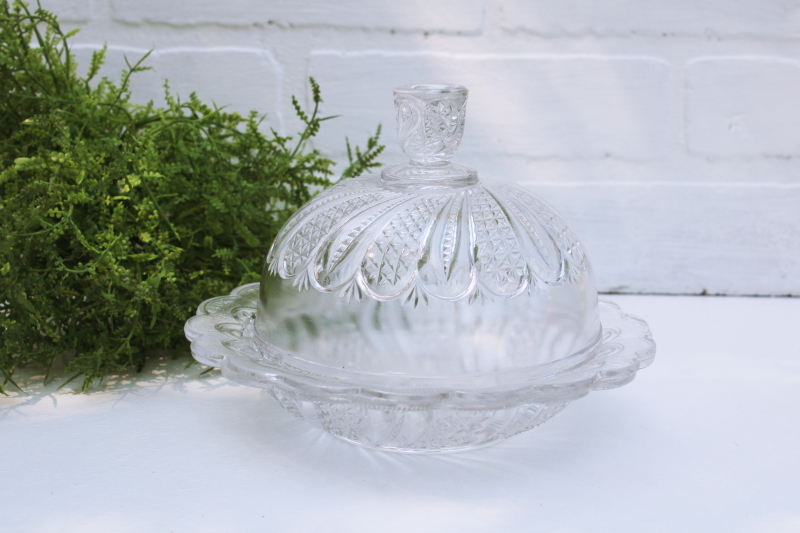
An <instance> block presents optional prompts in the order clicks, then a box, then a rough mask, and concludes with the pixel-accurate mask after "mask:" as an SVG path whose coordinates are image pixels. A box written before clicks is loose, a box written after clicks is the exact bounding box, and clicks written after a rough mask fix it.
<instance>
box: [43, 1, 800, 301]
mask: <svg viewBox="0 0 800 533" xmlns="http://www.w3.org/2000/svg"><path fill="white" fill-rule="evenodd" d="M42 1H43V3H44V7H46V8H49V9H52V10H54V11H56V12H57V13H59V14H61V15H62V17H63V20H64V21H65V26H68V27H81V28H82V31H81V33H80V34H79V35H78V36H76V37H75V39H74V42H76V43H77V46H76V52H77V54H78V57H79V60H80V61H82V62H83V63H85V62H86V60H87V59H88V57H89V55H90V53H91V50H93V49H97V48H98V47H99V46H102V43H104V42H107V43H108V44H109V46H110V50H109V59H108V62H107V65H106V67H105V69H104V73H107V74H109V75H113V76H117V75H118V72H119V70H120V69H121V68H122V65H124V59H123V57H124V56H125V55H127V56H128V57H129V59H136V58H138V57H140V56H141V54H142V53H144V52H146V51H147V50H150V49H152V50H153V54H152V56H151V58H150V59H149V60H148V63H147V64H149V65H150V66H152V67H154V70H153V71H152V72H148V73H144V74H142V75H140V76H138V77H137V78H135V79H134V83H133V89H134V94H135V95H136V97H135V98H136V99H137V100H138V101H146V100H149V99H156V100H158V99H159V98H161V95H162V94H163V87H162V84H163V79H164V78H169V80H170V85H171V87H172V88H173V91H174V92H176V93H178V94H180V95H182V96H183V97H187V96H188V94H189V92H190V91H192V90H194V91H197V92H198V94H199V95H200V97H201V98H202V99H204V100H214V101H215V102H216V103H217V104H218V105H228V106H229V107H230V108H231V109H234V110H237V111H240V112H247V111H248V110H249V109H251V108H255V109H258V111H259V112H261V113H266V114H267V120H266V122H265V127H267V126H269V127H274V128H276V129H278V130H279V131H281V132H283V133H293V132H295V131H296V129H297V127H298V124H297V120H296V119H295V118H294V116H293V112H292V110H291V106H290V95H291V94H296V95H298V96H300V97H302V98H305V99H306V101H307V99H308V97H309V95H308V87H307V83H306V79H307V77H308V76H309V75H313V76H314V77H316V78H317V80H318V81H319V82H320V83H321V85H322V94H323V98H324V99H325V103H324V110H323V111H324V112H325V113H328V114H337V115H342V116H341V117H340V118H337V119H336V120H333V121H330V122H328V123H326V124H325V127H324V128H323V130H322V132H321V134H320V136H319V138H318V139H317V140H316V146H317V147H318V148H320V149H321V150H323V151H324V152H325V153H328V154H330V155H331V156H333V157H334V158H336V159H339V160H340V159H341V158H342V157H343V148H344V137H345V136H349V137H350V138H351V140H354V141H356V142H363V139H364V138H365V137H366V135H368V134H369V133H370V132H371V131H373V130H374V128H375V126H376V125H377V124H378V123H379V122H380V123H382V124H383V125H384V127H385V129H384V131H385V134H384V136H383V140H384V142H385V143H387V144H388V146H389V148H388V150H387V155H386V156H385V157H384V161H386V162H396V161H398V160H400V158H401V155H400V153H399V151H398V150H397V149H396V148H395V141H394V136H393V132H392V127H393V126H394V114H393V109H392V96H391V89H392V88H393V87H394V86H396V85H399V84H402V83H416V82H423V83H424V82H449V83H460V84H463V85H466V86H467V87H469V89H470V103H469V113H468V116H467V127H466V133H465V137H464V144H463V146H462V151H461V153H460V155H459V156H458V158H457V161H459V162H462V163H466V164H471V165H473V166H476V167H477V168H478V169H479V170H480V171H481V172H483V173H486V174H495V175H499V176H502V177H506V178H509V179H513V180H516V181H518V182H520V183H525V184H526V185H529V186H530V187H531V188H532V189H533V190H535V191H537V192H538V193H539V194H541V196H543V197H544V198H546V199H548V200H549V201H550V202H551V203H553V204H554V205H555V206H556V207H558V208H559V210H560V211H561V212H562V213H563V214H564V215H565V216H566V217H567V218H568V219H569V220H570V221H571V222H572V223H573V225H574V226H575V228H576V230H577V231H578V233H579V234H580V235H581V237H582V240H583V241H584V242H585V244H586V246H587V248H588V249H589V252H590V255H591V257H592V259H593V262H594V266H595V270H596V273H597V277H598V284H599V286H600V287H601V289H603V290H612V291H613V290H616V291H623V292H666V293H701V292H703V291H705V292H708V293H712V294H713V293H724V294H773V295H779V294H794V295H798V294H800V0H735V1H732V0H704V1H703V2H697V1H693V0H644V1H643V0H638V1H635V0H609V1H604V2H596V1H594V0H559V1H558V2H553V1H545V0H406V1H404V2H397V1H396V0H339V1H337V2H331V1H324V0H305V1H303V0H291V1H290V0H271V1H270V0H231V1H228V2H212V1H211V0H181V1H178V0H170V1H156V0H83V1H78V0H72V1H70V0H42Z"/></svg>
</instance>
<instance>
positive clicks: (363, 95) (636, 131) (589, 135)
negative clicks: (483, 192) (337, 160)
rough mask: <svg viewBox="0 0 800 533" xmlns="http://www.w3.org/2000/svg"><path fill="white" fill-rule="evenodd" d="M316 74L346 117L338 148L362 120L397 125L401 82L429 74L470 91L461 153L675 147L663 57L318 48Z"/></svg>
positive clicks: (568, 154)
mask: <svg viewBox="0 0 800 533" xmlns="http://www.w3.org/2000/svg"><path fill="white" fill-rule="evenodd" d="M309 74H310V75H311V76H314V77H315V78H316V79H317V81H319V82H320V83H321V84H322V85H323V86H324V87H325V88H326V99H325V102H326V104H327V105H326V109H327V110H329V111H330V112H334V110H335V112H336V113H340V114H342V115H344V117H343V119H342V120H339V121H337V122H335V123H332V124H331V127H329V128H327V131H326V132H325V133H324V137H323V138H322V139H321V142H320V146H321V147H323V148H325V149H328V150H331V151H332V150H334V148H333V147H334V146H338V145H339V144H340V139H341V138H342V137H343V136H344V134H345V133H346V132H347V131H358V129H359V126H360V125H365V124H369V125H372V124H376V123H378V122H380V123H382V124H386V125H389V126H391V125H393V123H394V114H393V111H394V108H393V106H392V88H393V87H396V86H397V85H401V84H403V83H405V82H406V81H407V80H421V79H425V80H435V81H436V82H437V83H438V82H445V83H446V82H448V81H449V80H458V81H459V83H460V84H462V85H465V86H466V87H468V88H469V90H470V97H469V98H470V100H469V113H468V118H467V127H466V130H465V136H464V141H463V144H462V148H461V152H462V153H467V154H482V155H488V154H508V155H519V156H523V157H531V158H547V157H558V158H565V159H570V158H603V157H607V156H609V155H615V156H621V157H626V158H627V157H630V158H649V157H655V156H659V155H661V154H662V153H663V150H664V147H665V146H666V144H667V143H666V142H665V141H666V134H667V114H668V94H667V90H666V88H667V86H668V80H669V66H668V65H667V64H666V63H665V62H664V61H660V60H658V59H654V58H631V57H597V56H595V57H592V56H569V55H561V56H522V57H520V56H515V55H502V56H499V55H498V56H483V55H476V56H464V55H450V54H385V53H365V54H362V53H354V54H338V53H314V54H312V56H311V61H310V66H309ZM352 80H362V81H361V83H358V84H355V85H354V84H353V82H352ZM392 148H393V151H394V148H395V147H392ZM395 152H396V153H397V157H399V152H397V151H395Z"/></svg>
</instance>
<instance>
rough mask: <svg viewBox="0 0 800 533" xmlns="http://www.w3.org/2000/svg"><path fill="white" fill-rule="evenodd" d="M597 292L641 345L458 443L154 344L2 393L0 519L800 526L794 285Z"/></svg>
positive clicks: (173, 524)
mask: <svg viewBox="0 0 800 533" xmlns="http://www.w3.org/2000/svg"><path fill="white" fill-rule="evenodd" d="M608 299H611V300H614V301H616V302H617V303H619V304H620V305H621V306H622V308H623V309H624V310H625V311H626V312H628V313H632V314H635V315H638V316H641V317H643V318H645V319H646V320H647V321H648V322H649V323H650V326H651V329H652V331H653V335H654V337H655V340H656V343H657V344H658V352H657V355H656V360H655V363H654V364H653V365H652V366H651V367H649V368H646V369H644V370H643V371H641V373H640V374H639V375H638V376H637V378H636V379H635V380H634V381H633V383H631V384H629V385H626V386H625V387H622V388H620V389H615V390H611V391H602V392H595V393H591V394H590V395H589V396H587V397H586V398H583V399H581V400H578V401H576V402H574V403H572V404H570V405H569V406H568V407H567V408H566V409H565V410H564V411H563V412H562V413H561V414H559V415H558V416H556V417H555V418H553V419H552V420H550V421H548V422H547V423H545V424H544V425H542V426H540V427H538V428H536V429H534V430H532V431H529V432H527V433H523V434H522V435H519V436H517V437H514V438H511V439H509V440H506V441H504V442H501V443H499V444H496V445H493V446H490V447H487V448H484V449H481V450H476V451H471V452H462V453H452V454H435V455H410V454H393V453H388V452H378V451H371V450H366V449H362V448H359V447H357V446H354V445H351V444H348V443H345V442H342V441H339V440H337V439H335V438H333V437H330V436H328V435H325V434H323V433H321V432H319V431H317V430H315V429H313V428H311V427H310V426H307V425H306V424H305V423H304V422H303V421H301V420H298V419H295V418H293V417H292V416H291V415H290V414H288V413H286V412H284V411H282V410H281V409H280V408H279V407H278V406H277V404H276V403H275V402H273V401H272V400H271V399H269V397H268V396H267V395H266V394H265V393H263V392H262V391H261V390H259V389H251V388H247V387H243V386H239V385H235V384H232V383H230V382H228V381H227V380H225V379H224V378H222V377H221V376H220V375H219V374H218V372H217V371H215V372H212V373H210V374H208V375H207V376H205V377H202V378H198V377H197V375H198V373H199V369H198V367H197V366H195V367H192V368H191V369H189V370H183V366H182V363H175V362H170V361H164V362H161V363H159V364H154V365H151V367H149V368H147V369H146V370H145V371H144V372H143V373H142V374H139V375H136V376H133V377H128V378H125V379H120V380H117V381H116V382H115V383H109V384H107V385H104V386H102V387H99V388H96V389H94V391H93V392H91V393H89V394H72V393H71V392H69V391H64V390H62V391H60V392H55V387H54V386H50V387H47V388H41V387H37V386H31V387H30V388H29V389H28V393H29V395H27V396H24V395H19V394H13V393H12V397H9V398H5V397H0V475H1V476H2V477H1V478H0V479H2V480H3V482H2V484H0V531H3V532H6V531H8V532H23V531H24V532H51V531H52V532H56V531H57V532H62V533H64V532H72V531H76V532H77V531H81V532H95V531H97V532H104V533H105V532H128V531H131V532H133V531H136V532H143V531H144V532H162V531H163V532H191V533H203V532H249V531H270V532H273V531H274V532H283V531H286V532H298V533H300V532H315V533H317V532H325V533H328V532H340V531H341V532H354V533H359V532H386V533H390V532H404V533H405V532H415V533H425V532H437V533H440V532H445V533H446V532H451V531H452V532H460V533H462V532H463V533H466V532H495V531H496V532H516V531H522V532H559V533H568V532H596V531H608V532H615V533H618V532H636V533H642V532H669V533H675V532H690V531H698V532H725V533H733V532H764V533H773V532H775V533H777V532H786V533H789V532H792V533H796V532H798V531H800V299H788V298H715V297H669V296H614V297H608ZM27 382H28V383H35V381H27ZM112 385H113V386H112Z"/></svg>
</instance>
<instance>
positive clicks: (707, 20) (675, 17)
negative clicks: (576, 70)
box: [502, 0, 800, 37]
mask: <svg viewBox="0 0 800 533" xmlns="http://www.w3.org/2000/svg"><path fill="white" fill-rule="evenodd" d="M502 10H503V27H504V28H506V29H508V30H511V31H519V30H523V31H530V32H536V33H542V34H547V35H562V34H572V35H577V34H597V35H613V34H616V35H629V34H636V33H641V34H653V35H664V34H667V35H672V34H688V35H757V36H768V37H776V36H779V37H800V2H798V1H797V0H736V1H730V0H701V1H696V0H673V1H663V0H644V1H642V0H606V1H603V2H597V1H594V0H561V1H559V2H531V1H530V0H504V1H503V4H502Z"/></svg>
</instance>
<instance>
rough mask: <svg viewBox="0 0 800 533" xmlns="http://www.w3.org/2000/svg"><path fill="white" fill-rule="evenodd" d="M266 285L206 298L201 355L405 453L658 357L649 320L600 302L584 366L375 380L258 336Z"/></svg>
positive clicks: (504, 425)
mask: <svg viewBox="0 0 800 533" xmlns="http://www.w3.org/2000/svg"><path fill="white" fill-rule="evenodd" d="M258 292H259V284H258V283H252V284H249V285H243V286H241V287H238V288H237V289H235V290H234V291H233V292H231V294H230V296H221V297H217V298H212V299H210V300H207V301H205V302H203V303H202V304H201V305H200V306H199V308H198V310H197V316H194V317H192V318H191V319H189V320H188V321H187V322H186V326H185V328H184V331H185V333H186V337H187V338H188V339H189V341H190V342H191V346H192V355H193V356H194V358H195V359H197V360H198V361H199V362H201V363H203V364H206V365H209V366H213V367H217V368H219V369H220V370H221V371H222V374H223V375H224V376H225V377H227V378H229V379H231V380H233V381H235V382H237V383H241V384H243V385H248V386H253V387H261V388H264V389H267V390H268V391H269V393H270V395H271V396H272V397H273V398H275V400H277V401H278V402H279V403H280V404H281V406H283V407H284V408H285V409H287V410H288V411H289V412H291V413H292V414H294V415H296V416H298V417H300V418H302V419H304V420H306V421H307V422H309V423H311V424H313V425H314V426H316V427H319V428H321V429H323V430H325V431H327V432H329V433H331V434H332V435H334V436H336V437H339V438H341V439H344V440H347V441H349V442H353V443H356V444H360V445H362V446H366V447H370V448H378V449H382V450H389V451H398V452H444V451H456V450H467V449H472V448H478V447H482V446H485V445H488V444H491V443H493V442H498V441H500V440H502V439H505V438H508V437H511V436H513V435H516V434H518V433H522V432H523V431H527V430H529V429H532V428H534V427H535V426H538V425H539V424H541V423H543V422H545V421H546V420H548V419H549V418H550V417H552V416H554V415H555V414H557V413H558V412H559V411H561V410H562V409H563V408H564V407H565V406H566V405H567V404H568V403H569V402H571V401H572V400H576V399H578V398H581V397H583V396H586V395H587V394H588V393H589V392H591V391H595V390H605V389H613V388H616V387H621V386H622V385H625V384H627V383H629V382H630V381H632V380H633V378H634V377H635V376H636V372H637V371H638V370H639V369H641V368H644V367H646V366H648V365H650V363H652V362H653V358H654V357H655V343H654V342H653V338H652V336H651V334H650V329H649V328H648V326H647V324H646V323H645V322H644V321H643V320H641V319H639V318H637V317H634V316H631V315H626V314H625V313H623V312H622V310H621V309H620V308H619V306H617V305H616V304H614V303H612V302H609V301H606V300H600V322H601V323H602V340H601V342H600V343H599V344H598V346H597V348H596V350H595V351H594V354H593V355H592V356H590V357H589V358H587V359H584V360H583V361H582V362H581V363H580V364H579V365H577V366H574V367H572V368H568V369H566V370H562V371H560V372H558V373H554V374H551V375H547V376H541V377H537V378H535V379H527V380H522V381H519V382H514V383H504V384H503V385H502V386H494V387H481V388H468V389H464V388H460V389H457V388H442V387H429V386H428V387H426V386H425V385H426V384H425V383H424V381H420V382H418V383H414V382H413V380H411V382H409V383H408V384H405V385H404V386H403V387H400V388H399V387H397V386H396V385H393V386H391V387H381V386H376V385H375V384H374V381H372V382H371V383H369V384H368V385H365V384H363V383H357V382H352V381H344V380H341V379H338V378H337V377H330V376H325V375H320V374H316V373H313V372H310V371H309V370H307V369H300V368H297V367H296V366H293V365H292V364H291V360H292V355H291V354H289V353H286V352H282V351H281V350H279V349H277V348H275V347H274V346H271V345H269V344H268V343H266V342H264V341H262V340H260V339H259V338H258V337H257V336H256V335H255V333H254V332H255V328H254V322H255V320H254V319H255V315H256V307H257V302H258Z"/></svg>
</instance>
